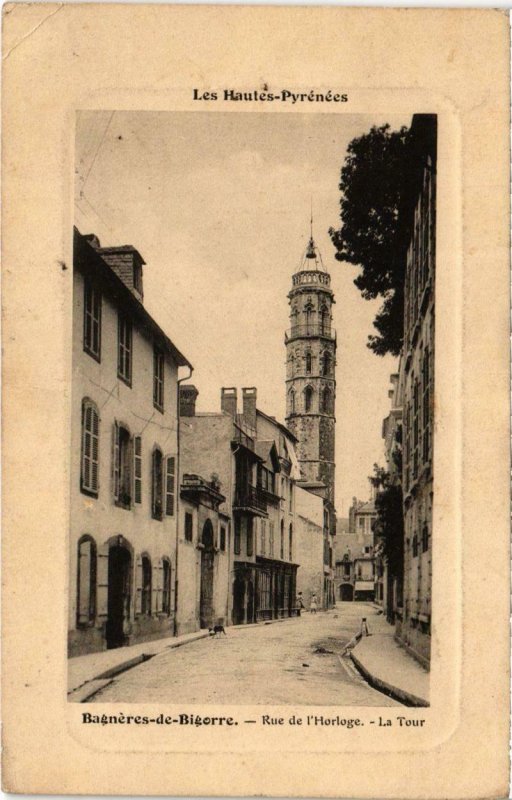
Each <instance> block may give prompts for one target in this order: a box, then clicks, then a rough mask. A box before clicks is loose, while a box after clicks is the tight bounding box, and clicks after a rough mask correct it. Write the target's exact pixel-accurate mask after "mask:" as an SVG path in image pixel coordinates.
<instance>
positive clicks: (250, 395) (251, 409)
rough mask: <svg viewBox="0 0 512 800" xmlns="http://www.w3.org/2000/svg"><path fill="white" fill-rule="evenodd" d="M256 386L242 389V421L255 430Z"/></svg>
mask: <svg viewBox="0 0 512 800" xmlns="http://www.w3.org/2000/svg"><path fill="white" fill-rule="evenodd" d="M256 393H257V391H256V387H255V386H249V387H247V388H245V389H242V397H243V415H244V422H245V424H246V425H248V427H249V428H252V429H253V430H256Z"/></svg>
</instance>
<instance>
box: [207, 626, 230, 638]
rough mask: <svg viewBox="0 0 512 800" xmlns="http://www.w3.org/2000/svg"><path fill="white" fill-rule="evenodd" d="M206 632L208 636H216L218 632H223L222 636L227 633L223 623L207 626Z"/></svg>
mask: <svg viewBox="0 0 512 800" xmlns="http://www.w3.org/2000/svg"><path fill="white" fill-rule="evenodd" d="M208 633H209V634H210V636H217V634H218V633H219V634H220V633H223V634H224V636H227V633H226V631H225V630H224V625H214V626H213V628H208Z"/></svg>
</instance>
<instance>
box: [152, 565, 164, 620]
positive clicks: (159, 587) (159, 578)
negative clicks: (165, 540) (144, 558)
mask: <svg viewBox="0 0 512 800" xmlns="http://www.w3.org/2000/svg"><path fill="white" fill-rule="evenodd" d="M155 578H156V580H155V585H154V587H153V592H155V597H154V601H153V608H154V609H155V611H156V613H157V614H160V613H161V612H162V598H163V589H164V565H163V561H162V559H161V558H160V559H159V560H158V567H157V570H156V576H155Z"/></svg>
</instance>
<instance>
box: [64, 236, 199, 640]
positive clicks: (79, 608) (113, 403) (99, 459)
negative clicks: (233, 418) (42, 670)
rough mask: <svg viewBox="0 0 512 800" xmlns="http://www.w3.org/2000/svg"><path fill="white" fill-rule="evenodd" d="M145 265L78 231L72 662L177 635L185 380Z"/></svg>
mask: <svg viewBox="0 0 512 800" xmlns="http://www.w3.org/2000/svg"><path fill="white" fill-rule="evenodd" d="M143 264H144V260H143V258H142V256H141V255H140V254H139V253H138V251H137V250H136V249H135V248H134V247H131V246H130V245H124V246H119V247H101V246H100V243H99V241H98V239H97V238H96V237H95V236H94V235H92V234H91V235H89V236H82V235H81V234H80V233H79V232H78V231H77V230H75V237H74V255H73V331H72V336H73V355H72V359H73V360H72V367H73V373H72V388H71V397H72V420H71V519H70V528H71V531H70V556H69V559H70V560H69V563H70V580H69V592H70V597H69V624H68V641H69V655H70V656H73V655H79V654H82V653H87V652H93V651H97V650H104V649H106V648H114V647H120V646H122V645H131V644H136V643H138V642H144V641H148V640H150V639H156V638H160V637H164V636H172V635H173V633H174V631H175V624H176V610H177V607H178V594H177V592H178V590H177V587H178V583H177V580H176V576H177V573H176V566H177V564H176V561H177V559H176V541H177V520H178V512H179V498H178V492H177V484H176V475H177V473H178V471H179V448H178V433H177V430H178V424H177V423H178V409H177V386H178V369H179V368H180V367H189V368H190V363H189V361H188V360H187V359H186V358H185V356H184V355H182V354H181V353H180V351H179V350H178V349H177V348H176V347H175V345H174V344H173V343H172V342H171V340H170V339H169V338H168V336H167V335H166V334H165V332H164V331H163V330H162V329H161V328H160V327H159V325H158V324H157V323H156V321H155V320H154V319H153V318H152V317H151V316H150V315H149V313H148V312H147V310H146V309H145V307H144V305H143V304H142V297H143V291H142V288H143V287H142V267H143Z"/></svg>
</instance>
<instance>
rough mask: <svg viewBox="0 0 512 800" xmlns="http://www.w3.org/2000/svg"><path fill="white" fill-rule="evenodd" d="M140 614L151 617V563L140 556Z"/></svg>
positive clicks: (147, 558)
mask: <svg viewBox="0 0 512 800" xmlns="http://www.w3.org/2000/svg"><path fill="white" fill-rule="evenodd" d="M141 613H142V614H145V615H146V616H147V617H149V616H151V561H150V560H149V557H148V556H142V605H141Z"/></svg>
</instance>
